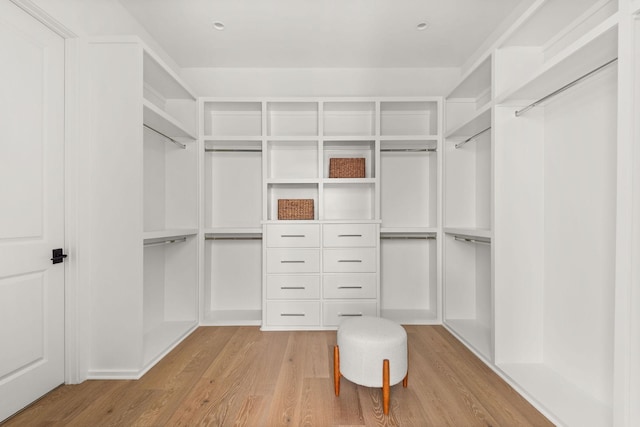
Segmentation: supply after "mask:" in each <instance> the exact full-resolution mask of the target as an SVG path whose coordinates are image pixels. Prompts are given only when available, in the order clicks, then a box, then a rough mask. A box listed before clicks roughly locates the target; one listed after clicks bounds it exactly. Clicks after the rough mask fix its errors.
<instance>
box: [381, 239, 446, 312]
mask: <svg viewBox="0 0 640 427" xmlns="http://www.w3.org/2000/svg"><path fill="white" fill-rule="evenodd" d="M437 252H438V250H437V241H436V240H435V235H431V234H415V233H411V234H403V233H384V234H381V236H380V293H381V295H380V299H381V311H380V314H381V316H382V317H384V318H387V319H391V320H394V321H396V322H399V323H402V324H433V323H437V322H438V319H439V318H438V313H439V309H438V276H437V272H438V267H437V265H438V256H437Z"/></svg>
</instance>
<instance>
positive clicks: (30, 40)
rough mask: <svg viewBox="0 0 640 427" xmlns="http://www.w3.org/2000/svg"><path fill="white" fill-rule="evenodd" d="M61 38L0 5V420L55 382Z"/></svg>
mask: <svg viewBox="0 0 640 427" xmlns="http://www.w3.org/2000/svg"><path fill="white" fill-rule="evenodd" d="M63 168H64V41H63V39H62V38H61V37H60V36H58V35H56V34H55V33H53V32H52V31H51V30H49V29H48V28H46V27H45V26H44V25H43V24H42V23H40V22H38V21H37V20H36V19H34V18H33V17H31V16H29V15H28V14H27V13H25V12H24V11H22V10H21V9H20V8H18V7H17V6H15V5H14V4H12V3H11V2H10V1H9V0H0V421H2V420H3V419H5V418H7V417H8V416H10V415H11V414H13V413H14V412H16V411H18V410H19V409H21V408H23V407H24V406H26V405H28V404H29V403H31V402H33V401H34V400H35V399H37V398H38V397H40V396H42V395H43V394H45V393H47V392H48V391H49V390H51V389H52V388H54V387H56V386H58V385H59V384H62V383H63V382H64V267H63V265H64V264H63V263H59V264H55V265H54V264H53V263H52V261H51V257H52V255H51V253H52V252H51V251H52V249H54V248H62V247H63V244H64V199H63V196H64V192H63V185H64V181H63V176H64V169H63Z"/></svg>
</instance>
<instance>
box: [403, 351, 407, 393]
mask: <svg viewBox="0 0 640 427" xmlns="http://www.w3.org/2000/svg"><path fill="white" fill-rule="evenodd" d="M407 385H409V354H407V375H405V376H404V379H403V380H402V387H404V388H407Z"/></svg>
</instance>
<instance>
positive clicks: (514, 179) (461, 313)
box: [443, 0, 620, 426]
mask: <svg viewBox="0 0 640 427" xmlns="http://www.w3.org/2000/svg"><path fill="white" fill-rule="evenodd" d="M619 22H620V13H619V12H618V2H615V1H566V2H563V1H552V0H551V1H539V2H535V3H534V4H533V5H532V6H531V7H530V8H529V9H528V10H527V11H526V12H525V14H524V15H523V16H522V17H521V18H520V19H519V20H518V21H517V22H516V24H514V26H513V27H511V28H510V29H509V30H508V31H507V32H506V33H505V34H504V35H503V36H502V37H501V38H500V39H499V41H498V42H497V43H496V45H495V46H494V47H493V48H492V49H491V50H490V51H489V52H488V53H486V54H485V55H484V56H482V57H481V58H480V59H479V60H478V61H476V64H475V65H473V66H472V67H471V69H470V71H468V72H467V73H466V74H465V76H464V77H463V79H462V80H461V83H460V84H459V85H458V86H457V87H456V88H455V89H454V90H453V91H452V93H451V94H450V95H449V96H448V97H447V100H446V107H445V108H446V115H445V118H446V122H447V131H446V132H445V135H446V142H445V150H446V151H445V155H444V163H445V164H444V199H445V203H444V220H443V223H444V225H443V228H444V232H445V242H444V267H443V268H444V283H443V287H444V324H445V325H446V326H447V327H448V328H449V329H450V330H451V331H452V332H453V333H454V334H455V335H456V336H458V337H459V338H460V339H461V340H462V341H463V342H465V343H466V344H467V345H468V346H469V347H470V348H471V349H472V350H474V351H475V352H476V354H478V355H479V356H481V357H482V359H483V360H484V361H485V362H486V363H487V364H489V365H490V366H491V367H493V368H494V369H495V370H496V371H497V372H499V373H500V374H502V375H503V376H504V377H505V378H507V379H508V380H509V381H510V382H511V383H512V384H513V385H514V386H515V387H516V388H517V389H518V390H519V391H521V392H522V393H523V395H525V396H526V397H527V398H529V399H530V400H531V401H532V402H533V403H534V404H535V405H536V406H537V407H538V408H540V409H541V410H542V411H543V412H544V413H545V414H547V415H548V416H549V417H550V418H551V419H552V420H553V421H555V422H557V423H559V424H561V425H568V426H602V425H612V424H613V423H614V415H613V400H614V372H616V369H617V368H616V366H615V357H614V348H616V345H614V344H615V336H616V333H615V323H614V318H615V313H616V299H615V297H616V292H619V289H618V291H616V286H615V284H616V231H617V230H616V214H617V208H616V205H617V202H616V194H618V191H619V189H620V187H619V184H618V182H617V163H618V157H617V135H618V130H619V127H618V126H619V123H618V122H619V115H618V114H617V109H618V104H619V103H618V101H619V96H620V95H619V93H620V89H619V84H618V67H617V65H616V62H615V60H616V58H617V56H618V48H619V42H618V39H619V33H620V24H619ZM596 69H599V71H595V72H593V73H591V72H592V71H593V70H596ZM585 75H589V76H588V77H586V78H584V79H581V80H579V82H577V83H572V82H574V81H576V80H578V79H579V78H580V77H582V76H585ZM565 87H566V88H565ZM548 95H551V96H549V97H547V96H548ZM540 100H542V101H540ZM530 105H531V107H530V108H529V106H530ZM488 128H489V130H486V131H484V132H483V133H481V134H479V135H477V136H475V137H474V138H471V137H472V136H474V135H476V133H478V132H481V131H483V130H485V129H488ZM618 369H619V368H618Z"/></svg>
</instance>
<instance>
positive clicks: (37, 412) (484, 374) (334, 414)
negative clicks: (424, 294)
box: [3, 326, 551, 427]
mask: <svg viewBox="0 0 640 427" xmlns="http://www.w3.org/2000/svg"><path fill="white" fill-rule="evenodd" d="M406 330H407V334H408V338H409V341H408V344H409V387H408V388H406V389H405V388H403V387H402V384H397V385H394V386H393V387H391V401H390V411H389V415H384V414H383V413H382V391H381V390H380V389H377V388H368V387H362V386H358V385H355V384H353V383H351V382H349V381H348V380H346V379H344V378H343V379H342V381H341V387H340V396H339V397H336V396H335V394H334V388H333V345H334V344H335V336H336V335H335V331H290V332H261V331H260V330H259V328H257V327H201V328H198V329H197V330H196V331H195V332H194V333H193V334H192V335H191V336H189V337H188V338H187V339H185V340H184V341H183V342H182V343H181V344H180V345H179V346H178V347H177V348H176V349H175V350H174V351H172V352H171V353H170V354H169V355H167V357H165V358H164V359H163V360H162V361H161V362H159V363H158V364H157V365H156V366H155V367H154V368H153V369H151V370H150V371H149V372H148V373H147V374H146V375H145V376H144V377H143V378H142V379H140V380H139V381H86V382H84V383H82V384H79V385H73V386H62V387H60V388H58V389H56V390H54V391H52V392H51V393H49V394H48V395H46V396H45V397H43V398H42V399H41V400H40V401H38V402H37V403H36V404H34V405H32V406H31V407H29V408H27V409H25V410H24V411H23V412H21V413H19V414H17V415H16V416H15V417H13V418H11V419H9V420H8V421H7V422H6V423H4V424H3V426H5V425H6V426H12V427H13V426H29V427H31V426H47V427H49V426H83V427H84V426H92V427H93V426H127V427H128V426H154V427H155V426H172V427H173V426H198V425H203V426H204V425H206V426H232V425H234V426H248V427H253V426H269V427H271V426H282V425H296V426H297V425H305V426H324V425H334V426H398V425H401V426H417V427H424V426H438V427H440V426H453V427H458V426H465V427H467V426H469V427H471V426H485V427H486V426H493V427H497V426H508V427H512V426H549V425H551V423H550V422H549V421H548V420H547V419H546V418H545V417H543V416H542V415H541V414H540V413H539V412H537V411H536V410H535V408H534V407H533V406H531V405H530V404H529V403H528V402H527V401H526V400H525V399H524V398H522V397H521V396H520V395H519V394H517V393H516V392H515V391H514V390H513V389H512V388H511V387H509V385H508V384H507V383H505V382H504V381H502V379H500V378H499V377H498V376H497V375H496V374H495V373H494V372H493V371H492V370H491V369H489V368H488V367H487V366H486V365H485V364H484V363H482V361H480V360H479V359H478V358H476V357H475V356H474V355H473V354H472V353H471V352H470V351H469V350H468V349H467V348H466V347H464V346H463V345H462V344H461V343H460V342H459V341H457V339H456V338H455V337H453V336H452V335H451V334H450V333H449V332H448V331H447V330H446V329H445V328H443V327H441V326H407V327H406Z"/></svg>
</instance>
